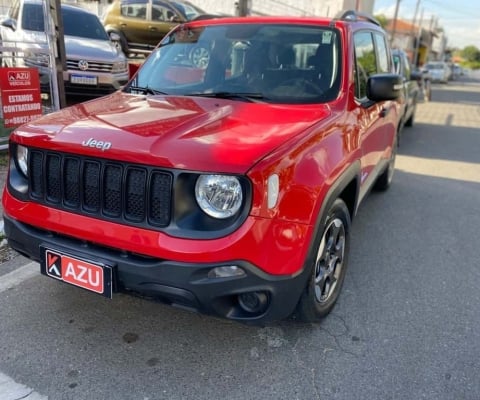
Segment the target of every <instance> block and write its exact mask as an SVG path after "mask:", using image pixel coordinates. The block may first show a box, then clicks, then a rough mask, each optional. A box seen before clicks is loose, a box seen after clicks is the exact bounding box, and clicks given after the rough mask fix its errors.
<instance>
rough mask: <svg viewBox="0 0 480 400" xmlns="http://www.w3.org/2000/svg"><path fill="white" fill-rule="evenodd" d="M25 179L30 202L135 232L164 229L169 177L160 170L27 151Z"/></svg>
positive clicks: (168, 205)
mask: <svg viewBox="0 0 480 400" xmlns="http://www.w3.org/2000/svg"><path fill="white" fill-rule="evenodd" d="M29 177H30V182H29V183H30V192H29V196H30V199H31V200H33V201H36V202H40V203H44V204H47V205H49V206H53V207H55V208H59V209H63V210H67V211H70V212H76V213H79V214H83V215H87V216H93V217H98V218H104V219H108V220H111V221H114V222H119V223H124V224H130V225H135V226H145V227H153V228H155V227H165V226H167V225H168V224H169V223H170V218H171V204H172V203H171V202H172V182H173V176H172V174H171V173H169V172H166V171H163V170H159V169H155V168H152V167H146V166H142V165H136V164H125V163H120V162H114V161H109V160H105V159H98V158H87V157H80V156H76V155H68V154H63V153H53V152H49V151H48V152H47V151H43V150H37V149H35V150H33V149H32V150H31V151H30V158H29Z"/></svg>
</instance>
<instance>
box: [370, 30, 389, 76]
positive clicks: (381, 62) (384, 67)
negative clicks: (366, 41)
mask: <svg viewBox="0 0 480 400" xmlns="http://www.w3.org/2000/svg"><path fill="white" fill-rule="evenodd" d="M374 36H375V45H376V46H375V47H376V49H377V59H378V72H391V70H392V69H391V66H390V62H389V58H388V50H387V43H386V41H385V36H383V35H382V34H381V33H378V32H375V33H374Z"/></svg>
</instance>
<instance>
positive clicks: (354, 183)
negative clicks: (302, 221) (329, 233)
mask: <svg viewBox="0 0 480 400" xmlns="http://www.w3.org/2000/svg"><path fill="white" fill-rule="evenodd" d="M360 171H361V170H360V161H359V160H358V161H356V162H354V163H352V164H351V165H350V166H349V167H348V168H347V169H346V170H345V171H344V172H343V173H342V174H341V175H340V177H339V178H338V179H337V180H336V181H335V182H334V183H333V184H332V185H331V187H330V188H329V190H328V192H327V194H326V195H325V197H324V198H323V201H322V204H321V206H320V210H319V212H318V215H317V217H316V221H315V226H314V229H313V234H312V239H311V241H310V244H309V247H308V253H307V257H306V259H305V265H304V268H303V269H304V270H305V269H307V270H308V269H309V266H311V265H312V264H313V257H314V251H313V249H314V248H315V246H316V242H317V240H318V237H319V234H320V232H321V230H322V228H323V225H324V224H325V220H326V219H327V211H328V210H329V209H330V207H331V206H332V204H333V203H334V202H335V200H336V199H338V198H340V199H342V200H343V202H344V203H345V204H346V206H347V208H348V211H349V213H350V220H351V221H353V219H354V216H355V215H356V212H357V208H358V198H359V190H360Z"/></svg>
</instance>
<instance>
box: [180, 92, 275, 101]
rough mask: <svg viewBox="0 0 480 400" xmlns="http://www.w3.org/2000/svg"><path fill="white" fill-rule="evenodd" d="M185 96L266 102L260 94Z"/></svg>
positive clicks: (219, 93) (229, 93) (189, 94)
mask: <svg viewBox="0 0 480 400" xmlns="http://www.w3.org/2000/svg"><path fill="white" fill-rule="evenodd" d="M185 96H199V97H212V98H216V99H241V100H247V101H250V102H257V101H258V100H268V98H267V97H265V96H264V95H263V94H262V93H253V92H252V93H243V92H242V93H239V92H213V93H204V92H199V93H188V94H185Z"/></svg>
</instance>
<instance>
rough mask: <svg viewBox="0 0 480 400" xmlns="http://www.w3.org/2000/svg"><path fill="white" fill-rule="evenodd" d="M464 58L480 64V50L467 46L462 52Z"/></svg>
mask: <svg viewBox="0 0 480 400" xmlns="http://www.w3.org/2000/svg"><path fill="white" fill-rule="evenodd" d="M461 55H462V58H463V59H464V60H465V61H467V62H472V63H476V62H480V50H479V49H478V48H476V47H475V46H467V47H465V48H464V49H463V50H462V51H461Z"/></svg>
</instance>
